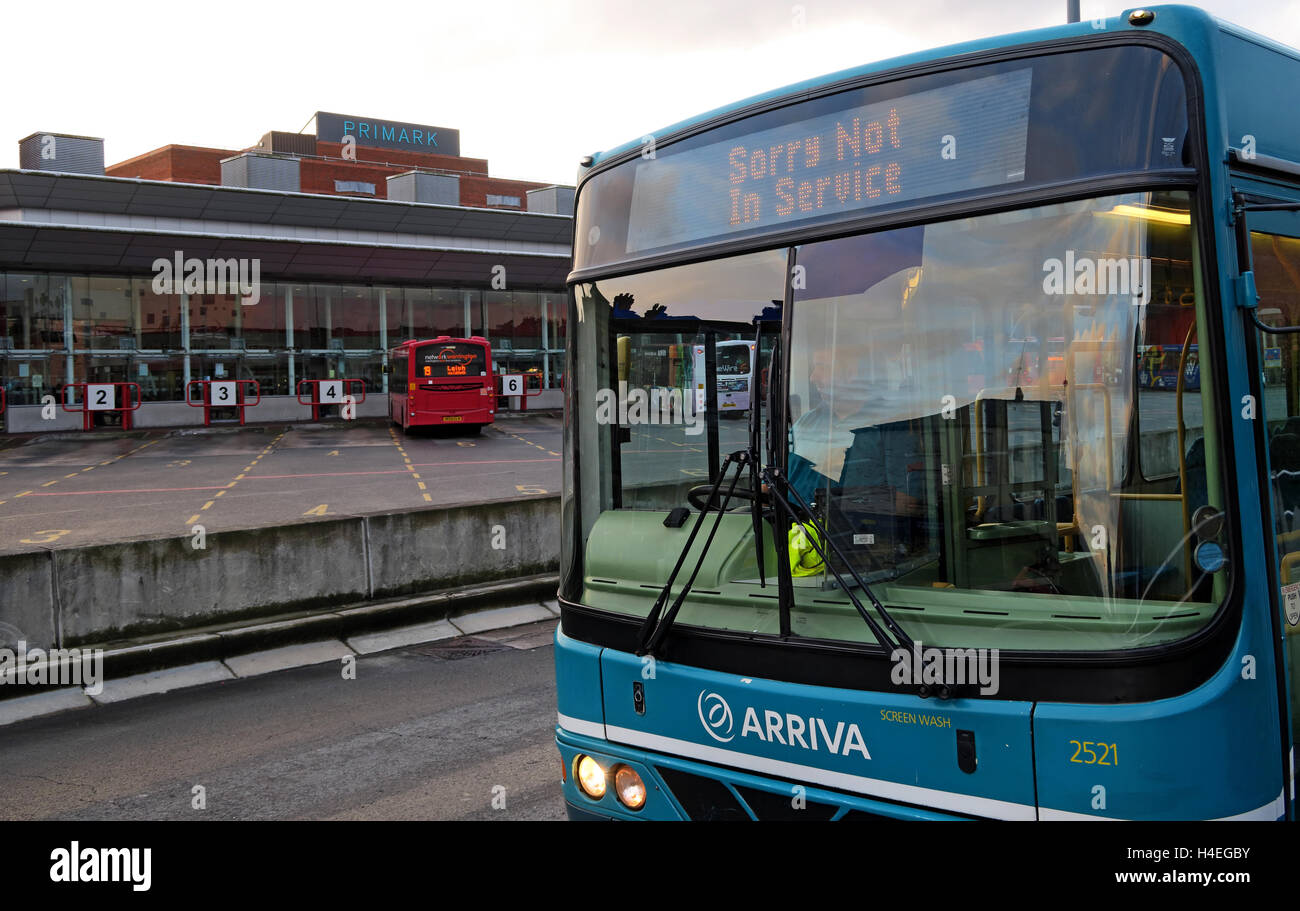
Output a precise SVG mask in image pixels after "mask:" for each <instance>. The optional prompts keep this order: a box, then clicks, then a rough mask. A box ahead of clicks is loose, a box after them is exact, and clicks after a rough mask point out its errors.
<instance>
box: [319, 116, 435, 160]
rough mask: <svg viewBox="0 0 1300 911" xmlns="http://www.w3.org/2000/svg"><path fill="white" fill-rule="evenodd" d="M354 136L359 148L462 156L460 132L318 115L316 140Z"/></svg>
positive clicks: (361, 118)
mask: <svg viewBox="0 0 1300 911" xmlns="http://www.w3.org/2000/svg"><path fill="white" fill-rule="evenodd" d="M344 136H352V137H353V138H354V139H356V141H357V145H359V146H371V147H375V148H381V149H401V150H403V151H406V152H436V153H438V154H439V155H459V154H460V130H449V129H447V128H446V127H435V126H430V125H429V124H427V123H403V122H401V121H399V120H376V119H375V118H373V117H358V116H356V115H353V114H331V113H329V112H328V111H317V112H316V138H317V139H318V140H321V141H323V142H342V141H343V137H344Z"/></svg>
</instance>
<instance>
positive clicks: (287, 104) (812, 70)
mask: <svg viewBox="0 0 1300 911" xmlns="http://www.w3.org/2000/svg"><path fill="white" fill-rule="evenodd" d="M1196 5H1198V6H1201V7H1203V8H1204V9H1206V10H1208V11H1209V12H1211V13H1212V14H1214V15H1217V16H1221V17H1223V18H1226V19H1228V20H1230V21H1232V22H1235V23H1236V24H1238V25H1241V26H1243V27H1245V28H1249V29H1251V30H1253V31H1256V32H1259V33H1261V34H1264V35H1267V36H1268V37H1270V38H1273V39H1275V40H1278V41H1281V42H1283V43H1285V44H1289V45H1292V46H1294V47H1300V0H1206V2H1202V3H1198V4H1196ZM1065 7H1066V4H1065V2H1064V0H968V2H945V0H904V2H899V3H884V2H879V0H715V2H708V0H640V2H635V0H473V2H469V3H466V2H456V3H450V2H444V0H424V2H405V0H389V2H386V3H382V4H372V3H364V2H357V0H353V2H342V3H338V2H330V3H319V4H317V3H311V2H307V3H281V2H279V0H257V2H247V0H223V2H220V3H215V4H213V3H188V2H176V0H165V2H152V0H150V2H140V0H123V2H119V3H104V2H102V0H100V2H93V3H83V2H76V0H74V2H66V3H63V4H59V5H58V6H57V7H56V8H52V7H50V6H49V5H42V4H37V3H24V4H10V5H8V6H6V8H5V10H4V13H3V18H4V41H3V45H4V51H3V54H4V63H5V66H4V75H3V77H2V78H3V90H2V94H0V111H2V112H3V120H2V121H0V122H3V123H4V125H5V127H6V129H5V131H4V133H3V134H0V167H9V168H16V167H17V166H18V140H19V139H21V138H22V137H24V136H27V135H28V134H30V133H34V132H37V131H54V132H66V133H75V134H81V135H89V136H102V137H104V139H105V156H106V160H107V161H108V163H110V164H113V163H116V162H119V161H123V160H125V159H127V158H131V157H133V156H135V155H139V154H141V153H143V152H147V151H149V150H150V149H154V148H157V147H159V146H163V145H167V144H168V143H177V144H182V145H199V146H212V147H216V148H226V149H239V148H245V147H247V146H250V145H253V144H255V143H256V142H257V141H258V139H259V138H260V137H261V136H262V134H263V133H265V132H267V131H268V130H287V131H291V132H295V131H298V130H299V129H301V128H302V127H303V126H304V124H305V123H306V122H307V120H308V118H310V117H311V115H312V113H313V112H315V111H317V110H325V111H335V112H338V113H344V114H357V115H361V116H367V117H373V118H379V119H389V120H404V121H412V122H416V123H425V124H433V125H436V126H441V127H450V128H455V129H459V130H460V132H461V153H462V154H463V155H468V156H472V157H477V158H486V159H488V161H489V165H490V168H491V173H492V175H493V176H497V177H512V178H519V179H523V180H539V181H546V182H554V183H572V182H573V180H574V174H575V171H576V167H577V161H578V159H579V158H580V157H582V156H583V155H585V154H587V153H590V152H593V151H597V150H599V149H605V148H611V147H613V146H616V145H619V144H621V143H623V142H625V141H627V140H630V139H636V138H639V137H640V136H642V135H643V134H646V133H649V132H651V131H653V130H656V129H658V128H660V127H663V126H666V125H668V124H671V123H674V122H676V121H678V120H681V119H683V118H685V117H689V116H691V115H692V114H696V113H701V112H703V111H706V110H708V109H710V108H713V107H717V106H719V105H722V104H726V103H728V102H731V101H736V100H739V99H741V98H744V97H747V96H749V95H753V94H756V93H759V92H762V91H765V90H767V89H771V88H776V87H779V86H782V85H786V84H788V83H791V82H796V81H798V80H801V79H805V78H808V77H811V76H816V75H819V74H822V73H829V72H833V71H835V70H839V69H844V68H846V67H850V66H857V65H860V64H863V63H869V62H872V61H875V60H882V59H886V58H889V57H894V56H898V55H900V54H906V53H909V52H913V51H918V50H924V49H926V48H931V47H939V46H942V45H946V44H951V43H954V42H959V41H965V40H969V39H973V38H979V37H983V36H987V35H996V34H1003V33H1007V32H1016V31H1022V30H1025V29H1031V28H1039V27H1042V26H1048V25H1053V24H1056V23H1060V22H1064V21H1065ZM1082 7H1083V17H1084V18H1085V19H1088V18H1091V17H1092V15H1093V14H1094V11H1095V10H1100V11H1102V12H1104V13H1106V14H1108V15H1115V14H1117V13H1118V12H1120V10H1121V7H1120V6H1118V5H1114V4H1110V3H1106V4H1097V3H1095V2H1094V0H1082ZM53 9H57V12H52V10H53ZM1294 90H1295V87H1291V92H1292V95H1294ZM1290 103H1292V104H1295V103H1296V99H1295V98H1294V97H1292V98H1291V99H1290Z"/></svg>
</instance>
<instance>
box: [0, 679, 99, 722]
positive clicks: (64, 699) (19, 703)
mask: <svg viewBox="0 0 1300 911" xmlns="http://www.w3.org/2000/svg"><path fill="white" fill-rule="evenodd" d="M90 704H91V701H90V697H89V696H87V695H86V694H85V693H83V692H82V691H81V687H75V686H74V687H68V688H67V689H61V690H47V691H46V692H44V693H33V694H32V695H30V696H19V697H17V698H16V699H6V700H4V701H3V702H0V725H6V724H13V723H14V722H16V721H26V720H27V719H28V718H36V717H38V716H40V715H52V714H54V713H55V712H63V711H67V710H68V709H83V708H85V707H86V706H88V705H90Z"/></svg>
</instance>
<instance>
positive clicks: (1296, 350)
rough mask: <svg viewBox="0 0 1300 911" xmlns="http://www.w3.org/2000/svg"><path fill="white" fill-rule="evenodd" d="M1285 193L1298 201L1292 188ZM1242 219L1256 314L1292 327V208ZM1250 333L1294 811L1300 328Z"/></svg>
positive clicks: (1298, 267) (1295, 280)
mask: <svg viewBox="0 0 1300 911" xmlns="http://www.w3.org/2000/svg"><path fill="white" fill-rule="evenodd" d="M1270 195H1272V194H1270ZM1292 199H1297V200H1300V189H1297V190H1296V192H1295V194H1294V195H1293V196H1292ZM1270 201H1274V202H1276V201H1281V200H1270ZM1248 219H1249V222H1248V226H1249V229H1250V254H1251V259H1250V262H1251V264H1252V269H1253V272H1254V275H1255V287H1256V290H1257V292H1258V295H1259V303H1258V312H1257V315H1258V317H1259V320H1260V321H1261V322H1263V323H1265V324H1267V325H1270V326H1279V327H1281V326H1300V213H1297V212H1254V213H1250V214H1249V215H1248ZM1247 318H1249V317H1247ZM1255 336H1256V338H1257V339H1258V342H1257V345H1258V348H1257V351H1258V363H1257V368H1258V370H1259V374H1260V382H1261V387H1260V388H1261V391H1262V392H1263V397H1262V401H1261V402H1260V403H1259V404H1260V411H1261V414H1260V416H1259V417H1260V419H1262V420H1263V421H1264V437H1265V440H1266V443H1265V445H1266V446H1267V456H1268V489H1269V493H1270V499H1271V503H1272V513H1273V514H1272V532H1273V539H1274V542H1275V544H1276V548H1277V551H1276V561H1277V563H1276V567H1277V578H1276V579H1275V580H1274V584H1275V585H1277V586H1278V590H1279V601H1280V606H1281V614H1282V616H1281V619H1280V620H1279V625H1280V626H1281V631H1282V657H1283V671H1282V673H1283V676H1284V680H1285V688H1286V705H1285V707H1284V712H1286V713H1287V714H1288V719H1287V721H1288V723H1289V727H1290V731H1289V733H1290V738H1289V743H1290V748H1289V750H1288V754H1287V761H1288V763H1289V765H1290V768H1289V769H1288V770H1287V773H1288V774H1287V778H1286V780H1287V791H1288V796H1289V798H1290V805H1291V807H1292V818H1295V786H1296V776H1297V774H1298V773H1300V770H1298V769H1297V763H1298V762H1300V758H1297V749H1296V738H1297V734H1298V732H1300V333H1278V334H1274V333H1269V332H1265V331H1262V330H1255Z"/></svg>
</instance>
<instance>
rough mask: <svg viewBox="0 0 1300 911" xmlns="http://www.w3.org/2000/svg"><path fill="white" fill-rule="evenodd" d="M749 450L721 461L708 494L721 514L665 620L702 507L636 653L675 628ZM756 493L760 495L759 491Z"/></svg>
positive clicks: (648, 648)
mask: <svg viewBox="0 0 1300 911" xmlns="http://www.w3.org/2000/svg"><path fill="white" fill-rule="evenodd" d="M749 460H750V459H749V453H748V452H745V451H743V450H741V451H739V452H733V453H731V454H730V455H728V456H727V457H726V458H725V459H724V460H723V462H722V470H721V471H719V472H718V478H717V480H716V481H714V482H713V489H712V490H710V491H709V498H708V499H707V500H706V501H705V502H706V503H707V504H708V505H709V506H710V507H713V508H716V509H717V510H718V517H717V519H715V520H714V522H713V528H712V529H710V530H709V536H708V538H706V539H705V541H704V546H703V547H702V548H701V549H700V557H699V559H698V560H696V561H695V569H693V570H692V571H691V576H690V578H689V579H687V580H686V584H685V585H684V586H682V590H681V593H680V594H679V595H678V596H677V599H676V600H675V601H673V603H672V606H671V607H670V608H669V609H668V613H667V614H664V618H663V622H662V623H661V622H659V614H660V613H661V612H662V611H663V607H664V604H665V603H666V602H667V601H668V595H669V594H670V593H671V591H672V587H673V583H674V582H675V581H677V574H678V573H679V572H681V569H682V564H683V563H685V562H686V555H687V554H688V553H690V550H691V545H693V544H694V543H695V536H696V535H698V534H699V532H700V527H701V526H703V525H704V517H705V515H706V514H707V513H708V509H701V510H700V514H699V515H698V516H697V517H696V519H695V526H694V527H693V528H691V533H690V535H689V536H687V538H686V543H685V544H684V545H683V546H682V552H681V553H680V554H678V555H677V565H675V566H674V567H673V571H672V572H671V573H669V574H668V581H667V582H665V583H664V587H663V590H662V591H660V592H659V597H658V598H656V599H655V603H654V606H653V607H652V608H651V609H650V613H649V614H647V615H646V618H645V622H644V623H642V624H641V632H640V640H639V641H640V644H639V646H638V648H637V651H636V653H637V655H638V656H641V655H654V654H655V650H656V649H657V648H659V645H660V643H662V642H663V640H664V637H665V636H666V635H668V630H670V629H671V628H672V625H673V621H674V620H676V619H677V612H678V611H679V610H681V607H682V603H683V602H685V600H686V596H687V595H688V594H689V593H690V591H691V586H692V585H694V584H695V577H696V576H698V575H699V573H700V567H702V566H703V565H704V558H705V557H707V556H708V553H709V547H710V546H712V544H713V538H714V536H715V535H717V533H718V526H719V525H721V524H722V517H723V516H724V515H726V512H727V506H728V505H729V504H730V503H731V495H732V494H733V493H734V492H735V490H736V482H737V481H739V480H740V475H741V473H742V472H743V471H744V466H745V464H746V463H747V462H749ZM733 464H734V465H735V466H736V474H735V476H734V477H733V478H732V479H731V485H730V486H729V487H728V488H727V495H726V497H725V498H724V499H723V501H722V505H721V506H719V505H718V489H719V488H720V487H722V482H723V481H724V480H726V477H727V472H729V471H730V470H731V466H732V465H733ZM753 496H754V497H755V498H757V497H758V493H757V491H755V492H754V494H753Z"/></svg>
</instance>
